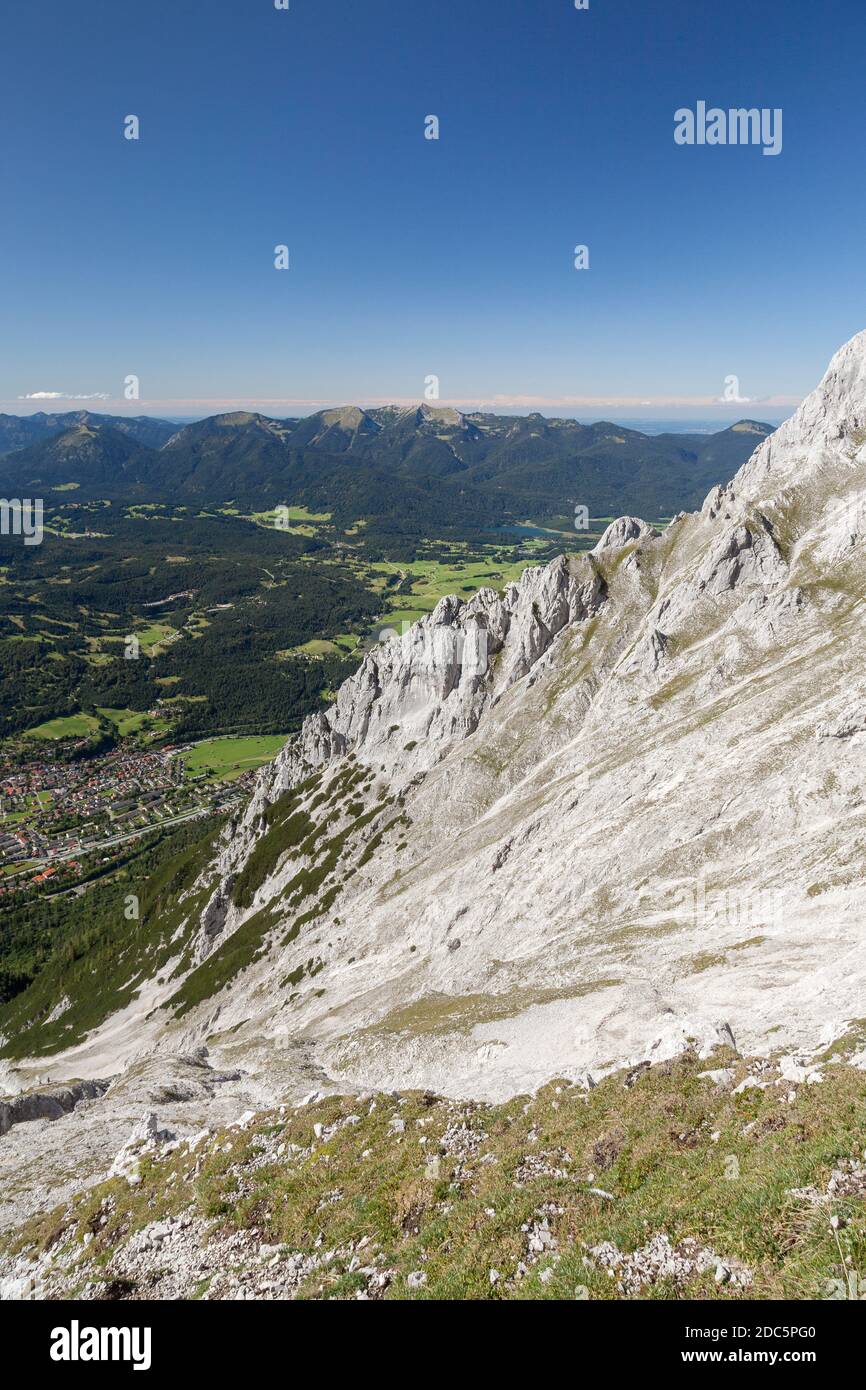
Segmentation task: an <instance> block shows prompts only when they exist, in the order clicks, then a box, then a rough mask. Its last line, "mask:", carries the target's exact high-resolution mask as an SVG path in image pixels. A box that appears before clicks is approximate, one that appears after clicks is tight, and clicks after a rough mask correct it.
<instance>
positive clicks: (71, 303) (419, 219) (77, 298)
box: [0, 0, 866, 418]
mask: <svg viewBox="0 0 866 1390" xmlns="http://www.w3.org/2000/svg"><path fill="white" fill-rule="evenodd" d="M864 50H866V5H864V4H863V0H835V3H834V2H833V0H827V2H826V3H821V4H819V3H817V2H815V3H813V0H761V3H760V4H759V5H756V4H755V3H754V0H726V3H724V4H709V3H700V4H699V3H695V0H590V8H589V10H588V11H577V10H576V9H575V8H574V3H573V0H471V3H470V2H469V0H442V2H441V3H438V4H432V3H429V4H428V3H413V4H409V3H407V0H363V3H357V0H355V3H351V0H291V3H290V9H289V10H288V11H278V10H276V9H275V8H274V5H273V0H236V2H235V3H227V0H184V3H183V4H178V3H177V0H147V3H146V4H143V5H131V4H124V3H118V0H78V3H76V4H75V5H70V4H69V3H68V0H42V3H39V4H31V5H26V6H25V5H20V6H16V7H10V8H9V9H8V10H7V14H6V17H5V19H4V65H3V66H4V82H3V86H2V90H0V118H2V128H3V132H4V135H3V140H2V142H0V173H2V178H3V187H4V190H5V193H6V197H5V198H4V214H3V218H2V221H0V277H2V286H0V290H2V299H0V302H2V310H3V330H4V331H3V333H2V339H0V410H11V411H18V412H24V411H28V410H31V409H38V408H55V407H56V408H60V409H70V408H74V406H75V404H76V403H75V401H74V400H73V399H71V398H72V397H89V396H94V397H96V399H94V400H93V401H92V403H91V404H92V408H94V409H105V410H116V409H124V410H133V411H135V412H138V411H142V412H144V411H146V412H149V413H153V414H158V413H162V414H171V415H194V414H208V413H212V411H216V410H219V409H222V408H230V407H232V406H235V405H241V406H244V407H247V406H258V407H260V408H262V409H265V410H266V411H269V412H270V413H273V414H295V413H303V412H304V411H305V410H307V409H312V408H314V407H315V406H317V405H319V404H323V403H333V402H342V401H349V400H351V401H359V402H361V403H365V404H366V403H378V402H382V401H385V400H406V401H410V400H417V399H419V398H421V397H422V395H423V392H424V381H425V378H426V377H428V376H430V375H434V374H435V375H436V376H438V377H439V380H440V390H441V398H442V400H443V401H449V402H450V401H454V402H459V403H463V404H470V403H474V402H481V403H494V402H495V403H496V404H497V405H498V408H500V409H503V410H508V409H530V408H539V409H548V410H550V411H551V412H556V411H558V412H559V413H569V414H575V415H577V416H578V417H582V418H598V417H599V416H600V415H604V416H610V415H614V416H616V415H617V414H619V415H621V416H622V415H627V416H631V417H635V416H641V415H650V414H651V413H652V411H653V410H658V411H659V412H662V413H664V415H665V416H666V417H670V416H671V415H672V414H675V413H676V411H677V410H679V409H681V410H682V411H683V413H684V414H688V416H689V417H690V418H694V417H695V415H696V414H697V415H700V414H703V413H706V414H707V415H711V416H713V418H718V417H719V416H720V415H723V414H724V413H725V410H727V409H730V410H731V412H732V413H735V414H752V415H758V416H761V415H762V414H763V416H764V418H781V416H783V415H784V414H786V413H789V409H788V405H789V402H793V401H795V400H796V399H798V398H799V397H800V396H802V395H803V394H804V393H805V392H806V391H808V390H809V389H811V387H812V386H813V385H814V384H815V382H816V381H817V379H818V378H819V377H820V375H821V373H822V372H823V370H824V367H825V365H826V362H827V360H828V358H829V357H830V355H831V354H832V352H833V351H834V350H835V349H836V348H837V347H838V346H839V345H840V344H841V343H842V342H843V341H845V340H846V339H847V338H849V337H850V336H851V335H852V334H853V333H855V332H857V331H858V330H860V329H861V328H863V327H864V326H866V255H864V250H863V246H864V243H863V227H864V225H866V217H864V211H866V209H864V202H866V190H864V180H863V177H862V165H863V147H864V131H866V83H864V80H863V52H864ZM699 100H705V101H707V103H708V104H709V105H711V106H712V105H716V106H719V107H722V108H725V109H726V108H728V107H730V106H748V107H753V106H754V107H770V108H777V107H780V108H782V110H783V112H784V125H783V130H784V143H783V149H782V153H781V154H780V155H779V156H778V157H776V158H771V157H765V156H763V155H762V151H761V149H760V148H756V147H751V146H746V147H743V146H737V147H732V146H729V147H708V146H704V147H697V146H694V147H680V146H677V145H676V144H675V143H674V139H673V131H674V112H675V111H676V110H677V109H678V108H681V107H694V106H695V105H696V103H697V101H699ZM130 113H134V114H137V115H138V116H139V117H140V121H141V138H140V140H139V141H137V142H135V141H127V140H125V139H124V138H123V120H124V117H125V116H126V115H128V114H130ZM430 114H435V115H437V116H438V117H439V119H440V123H441V128H440V139H439V140H438V141H429V140H425V139H424V119H425V117H426V116H427V115H430ZM281 243H285V244H287V245H288V246H289V248H290V256H291V268H290V269H289V270H288V271H276V270H275V269H274V266H273V260H274V247H275V245H277V244H281ZM578 243H580V244H585V245H587V246H588V247H589V249H590V269H589V270H588V271H576V270H575V269H574V268H573V248H574V247H575V245H576V244H578ZM129 374H135V375H136V376H138V377H139V379H140V383H141V399H140V401H139V402H137V403H134V404H132V405H131V404H130V403H127V402H124V401H123V399H122V396H123V381H124V378H125V377H127V376H128V375H129ZM731 375H735V376H736V377H737V378H738V380H739V390H740V393H741V394H742V395H743V396H745V397H749V398H750V400H749V404H748V405H745V404H742V405H738V406H732V407H730V408H729V407H725V408H723V409H720V408H719V407H718V406H715V405H713V402H714V400H715V399H716V398H717V397H719V396H721V395H722V394H723V392H724V383H725V379H726V378H727V377H729V376H731ZM42 392H60V393H63V396H64V397H69V398H70V399H68V400H67V399H62V400H61V399H57V400H54V399H46V398H41V399H40V398H36V397H35V393H42ZM24 397H30V399H22V398H24ZM647 402H649V403H650V405H649V406H647V405H646V404H645V403H647ZM771 402H772V403H774V404H773V405H771V404H770V403H771ZM79 403H82V402H79ZM761 404H764V405H765V406H766V408H765V409H764V411H763V412H762V410H761V408H760V406H761Z"/></svg>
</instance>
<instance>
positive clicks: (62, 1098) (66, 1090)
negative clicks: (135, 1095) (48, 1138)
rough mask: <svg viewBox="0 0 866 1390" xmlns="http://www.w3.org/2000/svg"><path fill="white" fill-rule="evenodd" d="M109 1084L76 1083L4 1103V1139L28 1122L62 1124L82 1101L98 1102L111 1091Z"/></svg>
mask: <svg viewBox="0 0 866 1390" xmlns="http://www.w3.org/2000/svg"><path fill="white" fill-rule="evenodd" d="M108 1085H109V1083H108V1082H107V1081H74V1082H71V1083H70V1084H69V1085H66V1086H52V1087H50V1088H48V1087H43V1088H40V1089H39V1090H33V1091H24V1092H22V1093H21V1094H20V1095H17V1096H10V1097H9V1098H8V1099H6V1100H0V1135H2V1134H8V1132H9V1130H10V1129H11V1128H12V1126H13V1125H20V1124H24V1123H25V1122H26V1121H27V1120H59V1119H60V1118H61V1116H62V1115H68V1114H69V1112H70V1111H71V1110H74V1109H75V1107H76V1105H78V1104H79V1102H80V1101H82V1100H98V1098H99V1097H100V1096H101V1095H104V1094H105V1092H106V1091H107V1090H108Z"/></svg>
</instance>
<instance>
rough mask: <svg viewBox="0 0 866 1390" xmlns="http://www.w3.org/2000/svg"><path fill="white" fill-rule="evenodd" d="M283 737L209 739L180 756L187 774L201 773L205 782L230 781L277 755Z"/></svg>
mask: <svg viewBox="0 0 866 1390" xmlns="http://www.w3.org/2000/svg"><path fill="white" fill-rule="evenodd" d="M287 737H288V735H287V734H266V735H261V736H260V737H255V738H209V739H206V740H205V741H204V743H198V744H196V746H195V747H194V748H190V749H189V750H188V751H187V752H186V753H185V754H184V761H185V763H186V770H187V774H188V775H190V774H192V775H193V776H195V775H196V774H198V773H204V774H205V776H206V778H207V780H208V781H212V782H233V781H234V780H235V778H237V777H240V776H241V774H242V773H244V772H249V770H250V768H253V767H261V766H262V764H263V763H268V762H270V761H271V759H272V758H275V757H276V755H277V753H279V751H280V749H281V748H282V746H283V744H284V743H285V741H286V738H287Z"/></svg>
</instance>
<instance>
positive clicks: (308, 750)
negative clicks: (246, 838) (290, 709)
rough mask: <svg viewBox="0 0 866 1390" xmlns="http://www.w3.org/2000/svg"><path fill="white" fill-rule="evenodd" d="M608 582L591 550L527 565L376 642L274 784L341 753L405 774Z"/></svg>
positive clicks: (470, 722)
mask: <svg viewBox="0 0 866 1390" xmlns="http://www.w3.org/2000/svg"><path fill="white" fill-rule="evenodd" d="M604 593H605V584H604V581H603V579H602V578H601V576H600V575H599V574H598V573H597V572H596V570H595V569H594V567H593V565H592V564H591V562H590V561H589V559H588V557H585V556H582V557H578V558H577V559H573V560H567V559H565V557H562V556H561V557H560V558H559V559H557V560H555V561H554V562H553V563H552V564H551V565H548V566H547V567H546V568H544V569H528V570H525V571H524V573H523V574H522V576H521V578H520V581H519V582H518V583H516V584H509V585H508V587H507V588H506V589H505V591H504V593H502V594H497V593H496V592H495V590H493V589H480V590H479V591H478V593H477V594H475V595H474V596H473V598H471V599H470V600H469V601H468V602H467V603H464V602H462V601H461V600H460V599H458V598H455V597H453V596H451V597H447V598H443V599H441V600H440V601H439V603H438V604H437V605H436V608H435V609H434V611H433V612H432V613H431V614H430V615H429V616H427V617H425V618H422V619H421V621H420V622H417V623H415V624H413V625H412V626H411V627H408V628H407V630H406V631H404V632H403V633H402V634H400V635H393V636H390V637H388V638H386V640H384V641H383V642H380V643H379V644H378V645H377V646H376V648H375V649H374V650H373V651H370V652H368V654H367V656H366V657H365V658H364V661H363V662H362V664H361V666H360V668H359V670H358V671H357V672H356V673H355V675H354V676H352V677H350V679H349V680H347V681H346V682H345V684H344V685H343V686H342V687H341V688H340V691H339V693H338V695H337V699H336V701H335V702H334V704H333V706H332V707H331V709H330V710H328V711H327V712H325V713H322V714H316V715H312V716H311V717H310V718H309V719H307V720H305V722H304V726H303V729H302V731H301V734H300V737H299V738H298V739H296V740H294V741H292V742H291V743H289V744H288V745H287V747H286V749H285V750H284V751H283V752H282V753H281V754H280V755H279V757H278V758H277V760H276V763H275V764H274V766H273V772H272V774H271V776H270V778H269V779H266V783H265V785H266V786H267V790H268V794H269V795H270V794H272V793H273V792H276V791H279V790H282V789H285V788H288V787H291V786H293V785H295V784H296V783H297V782H299V781H302V780H303V779H304V778H305V777H307V776H309V774H310V772H311V771H312V770H314V769H315V768H317V767H321V766H322V765H323V764H325V763H328V762H330V761H331V760H332V759H334V758H336V757H341V756H342V755H343V754H345V753H348V752H354V753H356V754H357V755H358V756H359V757H363V758H364V759H365V760H371V759H373V758H374V757H375V758H376V759H378V760H379V762H380V763H381V764H382V765H383V766H384V768H385V769H386V770H388V771H391V772H393V773H394V774H395V775H397V776H398V777H405V776H407V775H409V774H411V773H414V772H417V771H418V770H419V769H428V768H430V767H431V766H433V765H434V764H435V763H437V762H439V761H440V760H441V759H442V758H443V757H444V756H445V755H446V754H447V752H448V750H449V749H450V748H453V747H455V746H456V745H457V744H459V743H460V742H461V741H462V740H463V739H465V738H467V737H468V736H469V735H470V734H473V733H474V732H475V730H476V729H477V728H478V725H479V723H480V721H481V718H482V716H483V714H484V711H485V710H486V709H487V708H489V707H491V706H493V705H495V704H496V702H497V701H498V700H499V699H500V698H501V697H502V695H503V694H504V693H505V692H506V691H507V690H509V689H510V688H511V687H512V686H513V685H515V684H516V683H517V682H518V681H520V680H522V679H523V677H524V676H526V675H528V673H529V672H530V671H531V670H532V668H533V667H534V666H535V664H536V662H538V661H539V659H540V658H541V657H542V656H544V655H545V653H546V652H547V651H548V650H549V648H550V647H551V645H552V644H553V642H554V640H555V638H556V637H557V635H558V634H559V633H561V632H562V631H563V630H564V629H565V628H567V627H569V626H570V625H573V624H574V623H578V622H582V621H584V620H585V619H586V618H589V617H591V616H592V615H593V614H594V613H596V612H597V611H598V609H599V607H600V606H601V603H602V602H603V599H604Z"/></svg>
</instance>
